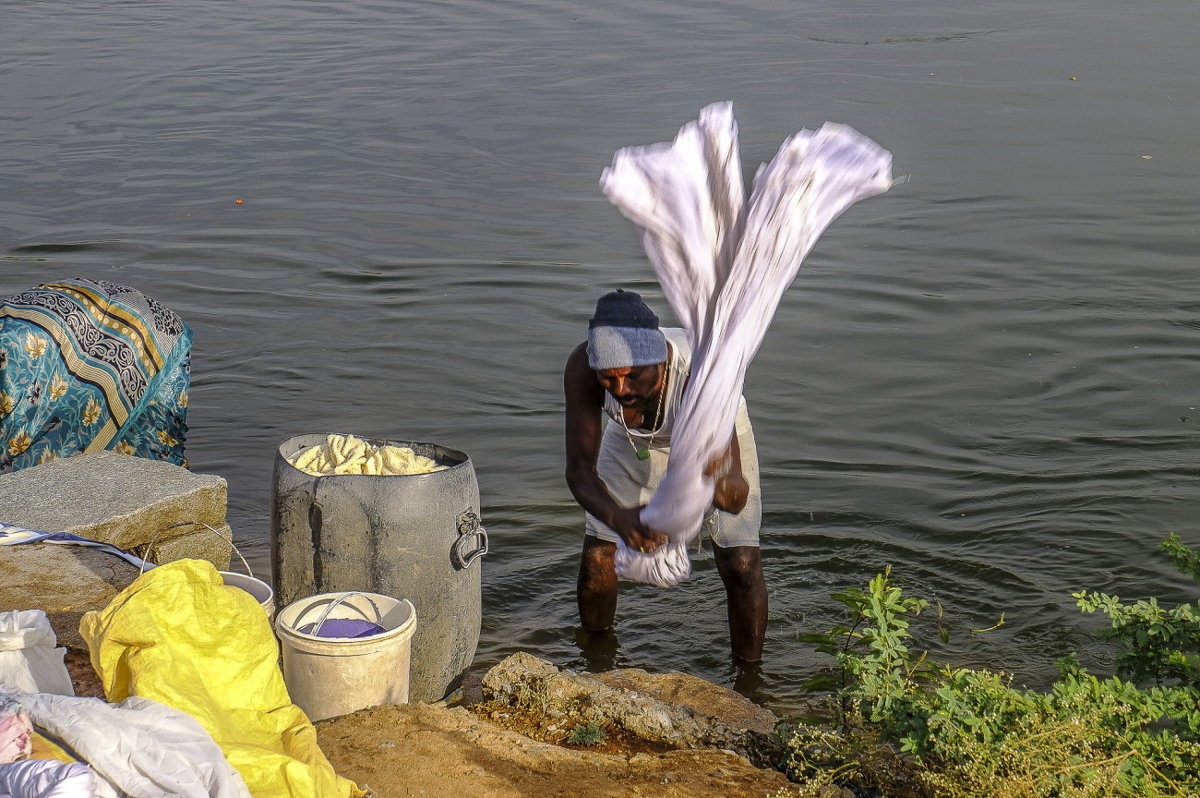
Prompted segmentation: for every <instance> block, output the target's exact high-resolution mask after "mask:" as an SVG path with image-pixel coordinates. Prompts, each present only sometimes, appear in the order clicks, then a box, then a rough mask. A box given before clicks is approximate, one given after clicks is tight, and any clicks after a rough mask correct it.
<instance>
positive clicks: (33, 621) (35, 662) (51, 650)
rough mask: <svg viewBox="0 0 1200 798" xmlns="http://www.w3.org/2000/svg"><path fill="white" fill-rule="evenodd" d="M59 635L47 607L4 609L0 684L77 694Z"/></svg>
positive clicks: (0, 627)
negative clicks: (60, 645)
mask: <svg viewBox="0 0 1200 798" xmlns="http://www.w3.org/2000/svg"><path fill="white" fill-rule="evenodd" d="M57 644H58V638H57V637H56V636H55V634H54V629H53V628H51V626H50V618H48V617H47V616H46V613H45V612H44V611H43V610H13V611H11V612H0V685H5V686H8V687H11V688H13V689H16V690H21V691H23V692H26V693H54V694H56V695H70V696H73V695H75V688H74V687H73V686H72V685H71V674H69V673H68V672H67V666H66V663H65V662H63V657H64V656H65V655H66V653H67V650H66V649H65V648H56V646H57Z"/></svg>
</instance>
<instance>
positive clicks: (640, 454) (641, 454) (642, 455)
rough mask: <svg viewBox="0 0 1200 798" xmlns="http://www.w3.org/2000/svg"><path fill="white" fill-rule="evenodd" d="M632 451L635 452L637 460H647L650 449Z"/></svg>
mask: <svg viewBox="0 0 1200 798" xmlns="http://www.w3.org/2000/svg"><path fill="white" fill-rule="evenodd" d="M634 451H635V452H637V459H639V460H649V459H650V450H649V449H634Z"/></svg>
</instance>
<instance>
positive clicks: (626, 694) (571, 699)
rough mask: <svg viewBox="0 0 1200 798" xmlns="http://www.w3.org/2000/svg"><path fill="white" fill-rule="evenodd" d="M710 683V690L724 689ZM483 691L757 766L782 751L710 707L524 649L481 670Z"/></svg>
mask: <svg viewBox="0 0 1200 798" xmlns="http://www.w3.org/2000/svg"><path fill="white" fill-rule="evenodd" d="M711 687H712V690H711V692H712V693H716V692H720V691H724V688H721V687H719V686H718V685H712V686H711ZM483 695H484V697H485V698H486V699H489V700H492V701H500V702H503V703H508V704H511V705H513V706H515V707H519V708H522V709H532V710H535V711H537V712H538V713H540V714H542V715H544V716H545V717H546V718H547V719H548V720H549V721H552V722H555V723H558V722H566V723H576V722H582V723H587V724H596V725H600V726H604V727H613V728H617V729H620V730H622V731H624V732H627V733H629V734H632V735H634V736H636V737H638V738H641V739H643V740H646V741H649V742H653V743H659V744H663V745H668V746H671V747H673V748H680V749H688V748H690V749H720V750H726V751H732V752H734V753H737V754H739V755H741V756H744V757H745V758H746V759H748V760H749V761H750V762H751V763H753V764H754V765H756V766H758V767H777V766H779V764H780V763H781V760H782V756H783V744H782V742H781V741H780V739H779V737H778V736H777V735H775V734H773V733H771V730H768V731H766V732H763V731H756V730H752V729H749V728H746V727H745V726H741V725H732V724H730V723H727V722H726V721H724V720H721V719H720V718H718V717H716V716H715V715H714V714H710V712H711V710H709V711H706V712H701V711H697V710H696V709H693V708H692V707H689V706H684V705H682V704H675V703H668V702H666V701H662V700H660V699H658V698H655V697H654V696H653V695H651V694H650V693H649V692H643V691H641V690H636V689H628V688H626V687H620V686H618V687H613V686H610V685H608V684H605V683H604V682H603V681H601V680H600V679H598V678H596V677H595V676H590V675H586V674H578V673H574V672H572V671H568V670H559V669H558V668H557V667H555V666H554V665H553V664H552V663H550V662H547V661H546V660H543V659H539V658H538V657H535V656H533V655H532V654H527V653H525V652H518V653H516V654H513V655H511V656H509V657H506V658H505V659H504V660H502V661H501V662H500V663H499V664H498V665H496V666H495V667H493V668H492V669H491V670H489V671H488V672H487V673H486V674H485V675H484V677H483ZM760 720H761V719H760ZM764 725H765V724H764ZM773 725H774V724H771V726H773Z"/></svg>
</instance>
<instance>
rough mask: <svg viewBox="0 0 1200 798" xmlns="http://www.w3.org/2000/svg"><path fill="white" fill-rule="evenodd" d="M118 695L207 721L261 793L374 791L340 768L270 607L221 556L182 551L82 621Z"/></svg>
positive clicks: (107, 690)
mask: <svg viewBox="0 0 1200 798" xmlns="http://www.w3.org/2000/svg"><path fill="white" fill-rule="evenodd" d="M79 631H80V633H81V634H82V635H83V638H84V640H86V641H87V644H88V648H89V650H90V653H91V659H92V667H93V668H95V670H96V673H97V674H98V675H99V677H100V680H101V682H102V683H103V686H104V694H105V697H106V698H107V699H108V700H109V701H111V702H114V703H116V702H120V701H124V700H125V699H126V698H128V697H129V696H131V695H137V696H142V697H145V698H149V699H152V700H154V701H158V702H159V703H162V704H166V705H168V706H171V707H174V708H176V709H178V710H180V711H182V712H186V713H187V714H189V715H191V716H192V717H193V718H195V719H196V720H197V721H199V722H200V724H201V725H202V726H204V728H205V729H207V730H208V732H209V734H211V735H212V737H213V739H214V740H215V741H216V743H217V745H219V746H220V747H221V750H223V751H224V752H225V758H226V759H228V760H229V763H230V764H231V765H233V767H235V768H236V769H237V770H238V772H239V773H241V775H242V778H243V779H245V781H246V785H247V786H248V787H249V788H250V792H251V794H253V795H254V796H263V798H266V796H271V797H272V798H274V797H275V796H279V797H280V798H284V797H285V796H294V798H349V797H350V796H354V797H355V798H357V797H358V796H362V795H365V792H364V791H362V790H360V789H359V788H358V787H357V786H356V785H355V784H354V783H353V782H352V781H350V780H349V779H345V778H342V777H340V776H338V775H337V774H336V773H335V772H334V770H333V767H332V765H330V764H329V760H328V759H326V757H325V754H324V753H323V752H322V751H321V749H320V747H319V746H318V745H317V734H316V729H315V728H313V725H312V723H310V722H309V720H308V718H307V717H306V716H305V714H304V712H303V711H302V710H301V709H300V708H299V707H297V706H296V705H295V704H293V703H292V702H291V699H290V698H289V697H288V693H287V688H286V687H285V685H284V682H283V674H282V673H281V672H280V670H279V665H278V657H279V649H278V644H277V643H276V640H275V635H274V632H273V631H272V629H271V624H270V622H269V620H268V619H267V614H266V613H265V612H264V611H263V609H262V607H260V606H259V604H258V601H257V600H256V599H255V598H254V597H253V596H251V595H250V594H249V593H247V592H246V591H244V590H241V589H240V588H234V587H227V586H226V585H224V584H223V583H222V580H221V575H220V574H219V573H218V572H217V570H216V569H215V568H213V566H212V564H211V563H208V562H206V561H203V560H178V561H176V562H173V563H168V564H166V565H160V566H158V567H157V568H154V569H152V570H150V571H147V572H146V573H144V574H142V575H141V576H140V577H138V579H137V580H135V581H134V582H133V584H131V585H130V586H129V587H127V588H125V590H123V591H121V592H120V593H118V594H117V595H116V596H115V597H114V598H113V600H112V601H111V602H110V603H109V605H108V606H107V607H105V608H104V609H103V610H100V611H95V612H89V613H87V614H86V615H84V616H83V620H82V622H81V623H80V629H79Z"/></svg>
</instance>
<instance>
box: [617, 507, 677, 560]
mask: <svg viewBox="0 0 1200 798" xmlns="http://www.w3.org/2000/svg"><path fill="white" fill-rule="evenodd" d="M641 516H642V508H641V507H627V508H623V509H620V510H617V512H616V513H615V514H614V515H613V517H612V523H610V524H609V526H610V527H612V530H613V531H614V532H616V533H617V534H618V535H620V536H621V540H623V541H625V545H626V546H628V547H629V548H631V549H633V550H634V551H640V552H642V553H643V554H649V553H650V552H652V551H654V550H655V549H657V548H658V547H659V546H661V545H663V544H664V543H666V542H667V541H668V540H669V538H667V536H666V535H664V534H663V533H661V532H655V531H654V530H653V529H651V528H650V527H648V526H646V525H645V524H643V523H642V517H641Z"/></svg>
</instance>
